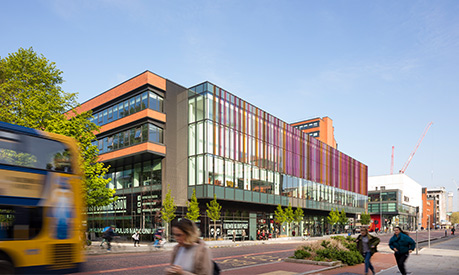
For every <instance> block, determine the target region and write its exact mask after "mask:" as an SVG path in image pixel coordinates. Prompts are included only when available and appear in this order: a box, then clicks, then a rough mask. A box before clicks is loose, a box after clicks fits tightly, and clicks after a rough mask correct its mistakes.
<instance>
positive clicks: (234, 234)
mask: <svg viewBox="0 0 459 275" xmlns="http://www.w3.org/2000/svg"><path fill="white" fill-rule="evenodd" d="M235 241H236V230H233V242H235Z"/></svg>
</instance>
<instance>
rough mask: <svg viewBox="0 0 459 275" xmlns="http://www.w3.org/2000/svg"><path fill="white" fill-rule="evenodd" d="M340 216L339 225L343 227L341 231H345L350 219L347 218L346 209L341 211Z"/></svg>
mask: <svg viewBox="0 0 459 275" xmlns="http://www.w3.org/2000/svg"><path fill="white" fill-rule="evenodd" d="M337 213H338V214H339V219H338V224H339V225H341V229H342V230H343V231H344V227H345V226H346V225H347V224H348V222H349V219H348V218H347V217H346V212H345V211H344V209H341V213H339V212H337Z"/></svg>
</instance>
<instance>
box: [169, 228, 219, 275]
mask: <svg viewBox="0 0 459 275" xmlns="http://www.w3.org/2000/svg"><path fill="white" fill-rule="evenodd" d="M172 235H173V236H174V238H175V240H176V241H177V245H176V246H175V247H174V250H173V251H172V261H171V265H170V266H169V267H168V268H166V270H165V271H166V274H168V275H172V274H186V275H190V274H199V275H211V274H213V263H212V258H211V256H210V250H209V248H208V247H207V246H206V244H205V243H204V242H203V241H202V240H200V239H199V232H198V228H197V227H196V225H195V224H194V222H192V221H190V220H188V219H181V220H180V221H179V222H176V223H174V224H172Z"/></svg>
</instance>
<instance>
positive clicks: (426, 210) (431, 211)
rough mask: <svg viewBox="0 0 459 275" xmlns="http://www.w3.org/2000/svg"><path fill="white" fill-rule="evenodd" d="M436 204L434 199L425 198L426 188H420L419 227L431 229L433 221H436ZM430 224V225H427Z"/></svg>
mask: <svg viewBox="0 0 459 275" xmlns="http://www.w3.org/2000/svg"><path fill="white" fill-rule="evenodd" d="M436 206H437V203H436V198H435V197H431V198H428V197H427V188H426V187H423V188H422V212H421V217H422V222H421V226H422V227H423V228H425V229H427V228H429V227H430V228H431V229H433V228H434V227H435V226H434V223H435V220H436V213H437V207H436ZM429 224H430V225H429Z"/></svg>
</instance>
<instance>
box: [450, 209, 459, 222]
mask: <svg viewBox="0 0 459 275" xmlns="http://www.w3.org/2000/svg"><path fill="white" fill-rule="evenodd" d="M451 223H452V224H453V225H454V224H457V223H459V212H453V213H452V214H451Z"/></svg>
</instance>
